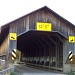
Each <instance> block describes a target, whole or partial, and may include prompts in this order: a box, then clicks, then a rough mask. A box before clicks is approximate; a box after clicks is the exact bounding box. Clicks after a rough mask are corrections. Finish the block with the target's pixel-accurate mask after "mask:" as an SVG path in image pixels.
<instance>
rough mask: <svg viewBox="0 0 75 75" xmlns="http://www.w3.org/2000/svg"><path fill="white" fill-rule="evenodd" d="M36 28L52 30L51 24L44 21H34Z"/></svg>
mask: <svg viewBox="0 0 75 75" xmlns="http://www.w3.org/2000/svg"><path fill="white" fill-rule="evenodd" d="M36 30H41V31H52V24H51V23H46V22H45V23H44V22H37V23H36Z"/></svg>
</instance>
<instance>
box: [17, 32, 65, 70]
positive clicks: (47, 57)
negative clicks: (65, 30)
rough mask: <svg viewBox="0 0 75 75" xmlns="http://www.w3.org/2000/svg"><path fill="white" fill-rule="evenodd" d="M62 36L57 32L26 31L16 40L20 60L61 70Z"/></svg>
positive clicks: (32, 64) (28, 63)
mask: <svg viewBox="0 0 75 75" xmlns="http://www.w3.org/2000/svg"><path fill="white" fill-rule="evenodd" d="M63 38H64V37H63V36H62V35H61V34H59V33H58V32H45V31H28V32H26V33H24V34H22V35H20V36H18V40H17V49H18V50H20V51H21V58H20V61H22V62H25V63H26V64H27V65H31V66H35V67H42V68H46V69H49V70H50V69H52V70H61V71H62V70H63Z"/></svg>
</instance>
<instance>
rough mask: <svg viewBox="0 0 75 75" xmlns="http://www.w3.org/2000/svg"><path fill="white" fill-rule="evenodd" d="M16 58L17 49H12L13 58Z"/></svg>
mask: <svg viewBox="0 0 75 75" xmlns="http://www.w3.org/2000/svg"><path fill="white" fill-rule="evenodd" d="M15 58H16V49H13V50H12V60H13V61H14V60H15Z"/></svg>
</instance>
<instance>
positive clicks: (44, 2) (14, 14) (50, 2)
mask: <svg viewBox="0 0 75 75" xmlns="http://www.w3.org/2000/svg"><path fill="white" fill-rule="evenodd" d="M43 6H48V7H49V8H50V9H52V10H53V11H55V12H56V13H57V14H59V15H60V16H62V17H63V18H65V19H66V20H68V21H69V22H71V23H72V24H74V25H75V0H0V26H2V25H4V24H7V23H9V22H11V21H13V20H15V19H17V18H19V17H21V16H24V15H25V14H28V13H30V12H32V11H34V10H36V9H39V8H41V7H43Z"/></svg>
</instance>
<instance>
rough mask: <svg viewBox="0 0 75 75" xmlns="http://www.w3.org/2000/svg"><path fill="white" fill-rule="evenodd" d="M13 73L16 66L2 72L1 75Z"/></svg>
mask: <svg viewBox="0 0 75 75" xmlns="http://www.w3.org/2000/svg"><path fill="white" fill-rule="evenodd" d="M11 72H14V66H13V67H10V68H7V69H5V70H2V71H0V75H10V73H11Z"/></svg>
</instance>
